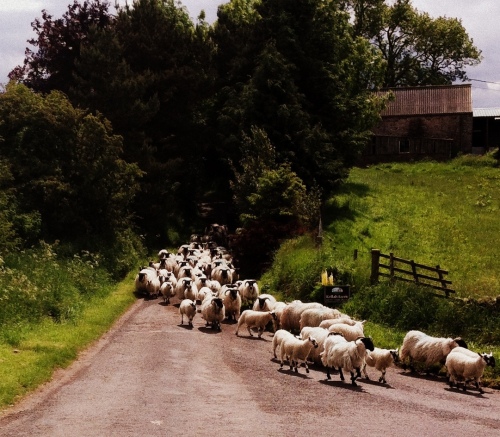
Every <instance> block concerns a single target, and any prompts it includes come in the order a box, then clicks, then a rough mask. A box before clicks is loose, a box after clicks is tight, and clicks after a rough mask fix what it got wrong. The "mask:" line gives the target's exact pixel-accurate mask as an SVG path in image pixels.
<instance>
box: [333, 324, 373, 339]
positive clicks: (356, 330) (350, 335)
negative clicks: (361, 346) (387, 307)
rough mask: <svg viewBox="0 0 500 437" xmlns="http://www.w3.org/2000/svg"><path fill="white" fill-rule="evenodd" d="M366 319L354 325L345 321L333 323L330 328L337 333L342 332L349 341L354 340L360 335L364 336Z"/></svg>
mask: <svg viewBox="0 0 500 437" xmlns="http://www.w3.org/2000/svg"><path fill="white" fill-rule="evenodd" d="M365 323H366V320H363V321H360V322H356V323H355V324H354V325H352V326H351V325H346V324H345V323H336V324H334V325H331V326H330V327H329V328H328V330H329V331H330V332H334V333H336V334H342V335H343V336H344V337H345V339H346V340H347V341H354V340H356V339H357V338H358V337H364V336H365V333H364V325H365Z"/></svg>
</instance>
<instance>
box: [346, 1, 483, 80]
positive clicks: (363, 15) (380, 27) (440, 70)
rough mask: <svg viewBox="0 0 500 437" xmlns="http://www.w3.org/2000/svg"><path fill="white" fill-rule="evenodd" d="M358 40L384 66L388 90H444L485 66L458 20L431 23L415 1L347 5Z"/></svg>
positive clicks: (369, 2) (347, 3)
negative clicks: (426, 87) (428, 87)
mask: <svg viewBox="0 0 500 437" xmlns="http://www.w3.org/2000/svg"><path fill="white" fill-rule="evenodd" d="M343 5H344V7H345V8H346V9H347V10H348V11H349V12H350V13H351V14H352V15H353V17H354V21H355V29H356V33H357V34H358V35H362V36H364V37H365V38H367V39H369V40H370V41H371V43H372V44H373V45H374V46H375V47H377V49H378V50H380V52H381V53H382V56H383V58H384V59H385V61H386V66H387V67H386V73H385V78H384V86H385V87H398V86H418V85H445V84H451V83H453V82H454V81H457V80H462V81H464V80H467V73H466V68H467V67H470V66H474V65H477V64H478V63H479V62H480V61H481V51H480V50H479V49H478V48H477V47H476V46H474V43H473V41H472V39H471V38H470V37H469V36H468V34H467V32H466V30H465V28H464V27H463V25H462V23H461V21H460V20H458V19H456V18H448V17H438V18H432V17H430V16H429V14H427V13H425V12H420V11H418V10H417V9H415V8H414V6H413V5H412V2H411V0H396V1H395V2H393V3H392V4H387V3H386V2H385V1H382V0H346V1H343Z"/></svg>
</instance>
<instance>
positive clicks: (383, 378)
mask: <svg viewBox="0 0 500 437" xmlns="http://www.w3.org/2000/svg"><path fill="white" fill-rule="evenodd" d="M378 382H383V383H384V384H386V383H387V381H386V380H385V369H384V370H382V376H381V377H380V378H379V379H378Z"/></svg>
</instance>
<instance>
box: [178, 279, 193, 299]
mask: <svg viewBox="0 0 500 437" xmlns="http://www.w3.org/2000/svg"><path fill="white" fill-rule="evenodd" d="M175 294H176V295H177V298H178V299H179V300H182V299H191V300H196V298H197V296H198V289H197V288H196V285H194V283H193V280H192V279H191V278H180V279H179V280H178V282H177V286H176V287H175Z"/></svg>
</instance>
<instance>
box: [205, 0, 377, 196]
mask: <svg viewBox="0 0 500 437" xmlns="http://www.w3.org/2000/svg"><path fill="white" fill-rule="evenodd" d="M241 2H242V0H239V1H238V2H236V4H238V5H239V4H240V3H241ZM232 3H233V2H230V3H229V6H226V5H224V7H220V8H219V16H221V12H223V11H227V10H228V9H229V10H230V12H231V13H226V14H224V15H223V16H224V19H225V21H224V25H225V28H228V29H234V33H235V34H236V35H235V36H234V40H235V41H237V45H236V47H238V48H239V52H240V53H242V52H244V53H248V54H251V58H250V59H249V60H247V61H245V60H241V59H240V57H239V56H238V53H237V51H236V50H234V53H235V54H234V56H233V58H232V59H227V58H223V59H221V58H218V61H220V62H223V64H222V67H221V64H219V71H221V70H222V71H223V68H224V66H228V67H229V70H230V71H231V75H230V79H229V80H228V82H227V85H226V87H225V88H222V89H221V91H220V93H219V95H218V96H219V98H220V103H221V108H220V110H219V117H218V122H219V128H220V132H221V133H223V135H224V137H225V139H226V141H227V150H228V151H229V153H233V154H234V153H235V152H236V151H237V150H238V144H239V143H241V132H250V128H251V126H256V127H258V128H261V129H263V130H264V131H265V132H266V133H267V135H268V137H269V140H270V141H271V143H272V144H273V145H274V147H275V148H276V153H277V160H278V162H280V163H284V162H289V163H290V165H291V170H292V171H293V172H295V173H296V174H297V175H298V177H299V178H300V179H302V181H303V182H304V183H305V184H306V186H307V187H308V188H311V187H313V186H315V185H319V186H321V187H322V188H323V190H324V193H325V195H329V194H330V193H331V192H332V190H333V189H334V187H335V185H336V183H337V182H338V181H339V180H340V179H342V178H344V177H345V176H346V175H347V172H348V168H349V167H350V166H351V165H352V164H353V163H354V162H355V160H356V158H357V155H358V153H359V151H360V150H361V149H362V148H363V147H364V145H365V141H366V138H367V136H368V134H369V129H370V128H371V126H372V125H373V123H374V122H375V121H376V120H377V119H378V111H379V109H380V105H379V104H380V102H379V101H378V99H377V98H375V97H374V96H373V95H372V94H371V90H372V89H373V88H376V87H377V85H378V83H379V80H380V79H381V75H380V72H381V64H382V60H381V58H380V56H377V54H376V53H375V51H374V49H372V48H371V47H370V45H369V44H368V42H367V41H366V40H363V39H362V38H353V36H352V35H353V32H352V29H351V25H350V23H349V17H348V15H347V14H346V13H344V12H343V11H341V10H340V9H339V8H338V4H337V2H334V1H328V2H318V1H316V0H304V1H300V2H297V1H294V0H265V1H264V0H263V1H261V2H252V1H247V2H246V3H247V4H248V5H251V7H253V8H254V10H255V12H256V14H257V15H252V14H249V13H246V14H245V15H244V16H238V15H237V12H238V11H240V10H243V11H245V12H246V11H247V9H245V8H241V7H240V8H232V9H230V6H231V5H232ZM231 20H232V21H233V22H232V23H231ZM241 22H242V23H244V24H246V23H249V25H244V26H242V28H243V29H244V30H243V32H244V34H243V35H239V34H238V30H237V29H238V24H239V23H241ZM224 36H225V34H224V33H223V32H219V33H216V34H215V36H214V38H215V41H216V43H218V42H219V40H218V38H222V37H224ZM223 43H224V46H228V45H229V44H228V42H227V41H226V40H223ZM233 156H234V155H233ZM235 162H239V159H238V158H236V159H235Z"/></svg>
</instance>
